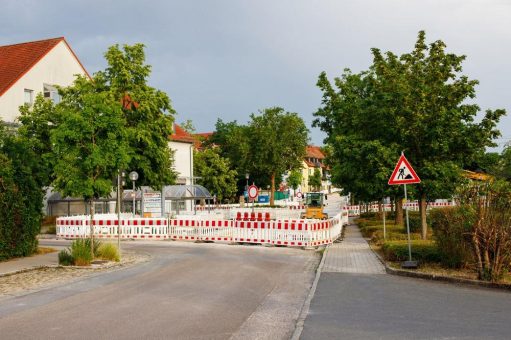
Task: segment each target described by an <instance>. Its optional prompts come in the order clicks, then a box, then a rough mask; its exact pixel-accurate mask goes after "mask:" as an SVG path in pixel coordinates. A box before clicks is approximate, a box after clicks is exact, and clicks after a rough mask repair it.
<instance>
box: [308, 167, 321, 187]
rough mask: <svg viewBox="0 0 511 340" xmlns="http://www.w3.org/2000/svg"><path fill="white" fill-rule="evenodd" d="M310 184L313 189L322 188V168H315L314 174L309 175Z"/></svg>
mask: <svg viewBox="0 0 511 340" xmlns="http://www.w3.org/2000/svg"><path fill="white" fill-rule="evenodd" d="M309 185H310V186H311V187H312V190H314V191H319V190H320V188H321V170H319V168H314V174H313V175H312V176H309Z"/></svg>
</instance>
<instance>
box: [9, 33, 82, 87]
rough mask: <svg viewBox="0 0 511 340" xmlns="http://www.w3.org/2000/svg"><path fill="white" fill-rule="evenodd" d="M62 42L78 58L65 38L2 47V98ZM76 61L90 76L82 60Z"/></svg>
mask: <svg viewBox="0 0 511 340" xmlns="http://www.w3.org/2000/svg"><path fill="white" fill-rule="evenodd" d="M61 41H64V43H65V44H66V46H67V47H68V48H69V51H70V52H71V53H72V54H73V56H74V57H75V58H76V55H75V54H74V52H73V50H71V47H69V45H68V44H67V42H66V40H65V39H64V37H59V38H53V39H46V40H39V41H31V42H26V43H21V44H14V45H6V46H0V96H1V95H2V94H4V93H5V92H6V91H7V90H8V89H9V88H10V87H11V86H12V85H14V84H15V83H16V82H17V81H18V79H20V78H21V77H22V76H23V75H24V74H25V73H27V72H28V71H29V70H30V69H31V68H32V67H33V66H34V65H35V64H37V62H39V60H41V59H42V58H43V57H44V56H45V55H46V54H47V53H48V52H50V51H51V50H52V49H53V48H54V47H55V46H57V44H58V43H60V42H61ZM76 60H77V61H78V63H79V64H80V66H81V67H82V68H83V70H84V72H85V73H86V74H87V76H89V74H88V73H87V71H86V70H85V68H84V67H83V65H82V64H81V63H80V60H78V58H76ZM89 77H90V76H89Z"/></svg>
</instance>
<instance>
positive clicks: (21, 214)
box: [0, 124, 44, 260]
mask: <svg viewBox="0 0 511 340" xmlns="http://www.w3.org/2000/svg"><path fill="white" fill-rule="evenodd" d="M0 125H1V124H0ZM39 162H40V159H39V157H38V155H37V154H36V153H35V152H34V150H33V149H32V147H31V145H30V143H29V142H28V141H27V140H26V139H24V138H22V137H20V136H16V135H13V134H12V133H10V132H8V131H6V130H5V129H4V128H3V126H0V260H5V259H8V258H11V257H18V256H29V255H31V254H33V253H34V252H35V251H36V250H37V246H38V242H37V238H36V236H37V234H38V233H39V230H40V227H41V219H42V200H43V191H42V190H41V188H42V186H43V183H44V174H42V173H41V172H40V171H39V169H40V163H39Z"/></svg>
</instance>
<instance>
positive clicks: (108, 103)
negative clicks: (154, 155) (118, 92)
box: [51, 76, 131, 257]
mask: <svg viewBox="0 0 511 340" xmlns="http://www.w3.org/2000/svg"><path fill="white" fill-rule="evenodd" d="M104 81H105V80H104V79H103V78H102V77H101V76H96V77H95V78H94V79H93V80H89V79H87V78H85V77H82V76H78V77H77V79H76V80H75V82H74V84H73V85H72V86H70V87H68V88H66V89H61V92H60V93H61V95H62V101H61V102H60V103H59V104H58V105H57V107H56V114H57V115H58V122H59V124H58V125H57V126H56V127H55V128H54V129H53V130H52V133H51V142H52V144H53V153H54V155H55V164H54V169H53V172H54V176H55V179H54V181H53V186H54V187H55V189H56V190H57V191H59V192H60V193H61V194H62V195H63V196H72V197H82V198H83V199H84V200H85V201H87V202H88V203H89V206H90V226H91V228H90V229H91V232H90V234H91V243H92V244H93V243H94V241H93V240H94V232H93V230H94V223H93V221H94V201H95V200H96V199H98V198H100V197H107V196H109V195H110V193H111V192H112V189H113V182H112V179H113V178H114V176H115V174H116V173H117V171H118V169H123V168H125V167H126V165H127V164H128V162H129V159H130V154H131V152H130V151H131V150H130V148H129V146H128V141H127V138H126V130H125V124H126V122H125V118H124V115H123V112H122V108H121V105H120V103H119V101H118V99H117V98H116V97H115V96H114V95H113V94H112V93H111V92H107V91H101V89H102V88H103V87H104V85H105V83H104ZM93 248H94V247H93V246H91V253H92V256H93V257H94V253H93Z"/></svg>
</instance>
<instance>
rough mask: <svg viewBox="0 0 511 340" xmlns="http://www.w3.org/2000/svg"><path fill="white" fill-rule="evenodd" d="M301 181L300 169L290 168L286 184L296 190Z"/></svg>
mask: <svg viewBox="0 0 511 340" xmlns="http://www.w3.org/2000/svg"><path fill="white" fill-rule="evenodd" d="M301 183H302V172H301V171H300V169H295V170H292V171H291V172H290V173H289V177H288V178H287V184H288V185H289V186H290V187H291V188H292V189H293V190H296V189H298V187H299V186H300V184H301Z"/></svg>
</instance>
